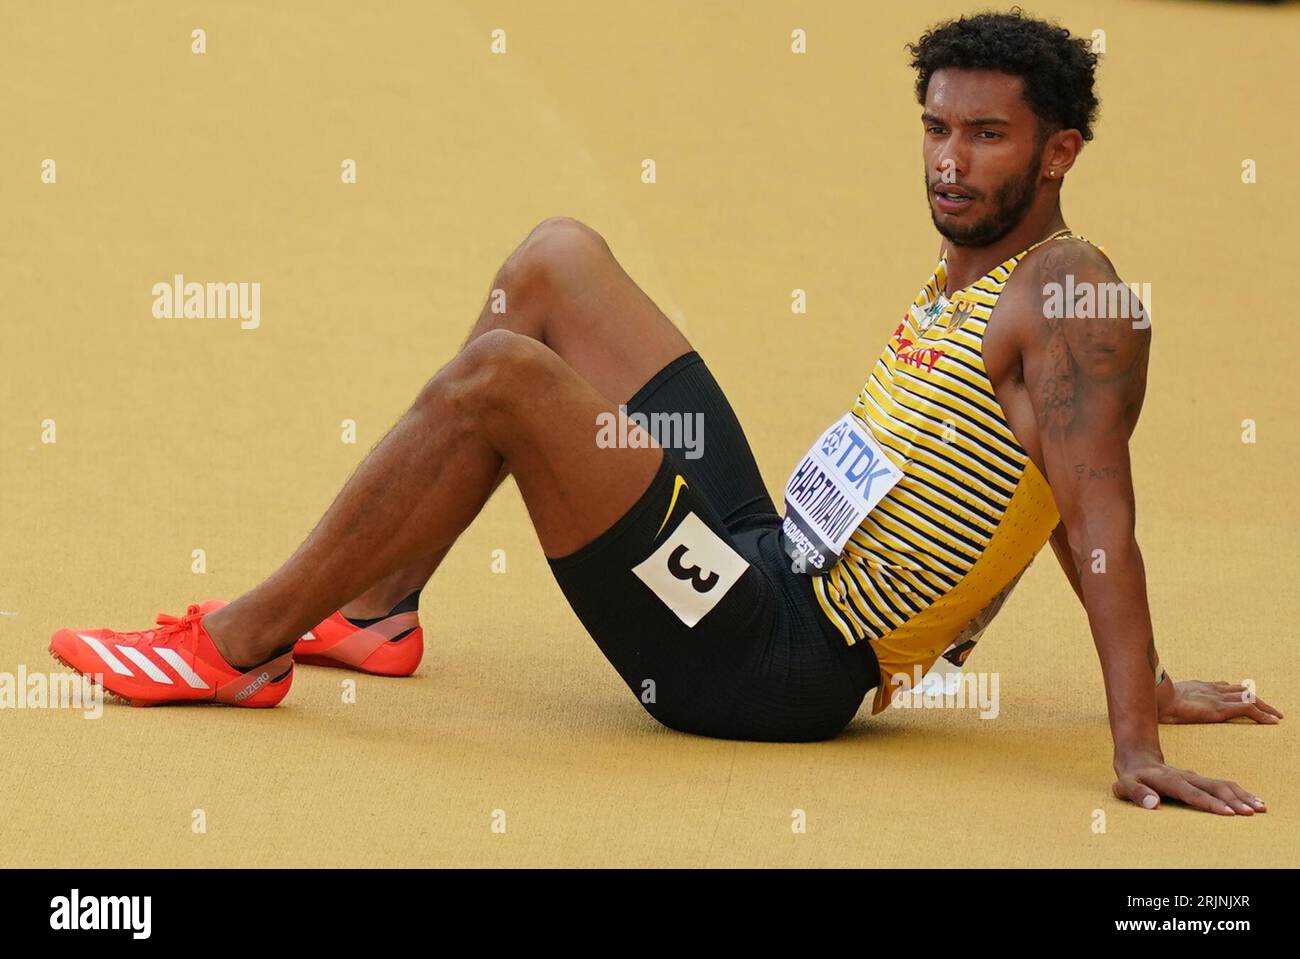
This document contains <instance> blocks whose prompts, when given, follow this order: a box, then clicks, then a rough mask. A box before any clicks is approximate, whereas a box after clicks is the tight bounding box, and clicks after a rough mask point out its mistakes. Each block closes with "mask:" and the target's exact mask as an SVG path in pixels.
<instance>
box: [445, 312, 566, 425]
mask: <svg viewBox="0 0 1300 959" xmlns="http://www.w3.org/2000/svg"><path fill="white" fill-rule="evenodd" d="M549 353H550V350H548V349H547V348H546V347H545V346H543V345H542V344H541V343H539V342H538V341H537V340H535V339H533V338H532V337H530V336H525V335H523V334H521V333H514V332H511V331H510V330H489V331H488V332H486V333H484V334H483V335H482V336H479V337H477V338H476V339H475V340H474V341H473V342H471V343H470V344H469V345H467V346H466V347H465V349H463V350H461V351H460V353H458V354H457V356H456V359H454V360H453V361H452V362H451V364H450V366H449V367H448V370H447V373H448V375H447V377H446V379H447V382H446V383H445V384H437V385H435V384H430V385H431V387H433V388H434V389H435V390H442V391H445V392H444V393H443V395H444V396H445V399H446V401H447V403H448V405H449V408H450V409H451V410H452V411H453V413H454V414H455V415H457V416H458V417H460V418H463V419H465V420H467V421H471V422H474V423H482V422H483V421H484V420H485V419H486V418H487V417H490V416H492V415H495V414H498V413H501V412H507V413H508V412H510V411H511V408H512V404H514V403H517V402H519V401H520V398H521V397H524V396H528V395H534V394H533V393H532V392H531V391H532V390H533V389H535V384H536V381H537V380H538V379H539V378H540V377H541V376H543V375H545V374H544V370H545V368H546V366H547V362H546V361H547V359H548V356H547V354H549ZM435 383H436V381H435Z"/></svg>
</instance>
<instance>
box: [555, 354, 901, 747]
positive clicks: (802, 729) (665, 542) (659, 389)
mask: <svg viewBox="0 0 1300 959" xmlns="http://www.w3.org/2000/svg"><path fill="white" fill-rule="evenodd" d="M627 410H628V414H629V416H631V415H632V414H636V413H640V414H644V415H645V416H646V417H647V418H650V417H651V416H652V414H661V416H660V418H659V419H660V423H663V424H671V423H672V422H673V418H672V417H671V414H678V417H679V418H678V420H677V422H678V423H684V421H683V420H681V419H680V417H687V416H691V417H696V419H695V420H694V421H693V422H694V423H696V424H702V427H703V429H702V432H701V433H698V434H696V435H695V437H694V439H695V440H699V439H701V438H702V443H699V445H698V452H701V453H702V455H699V456H693V455H692V454H693V453H695V452H696V451H697V450H696V448H695V447H693V444H692V443H682V444H680V445H679V447H678V448H670V447H669V442H670V440H671V439H672V437H671V436H669V435H666V434H667V427H666V426H665V427H664V428H663V429H661V430H660V431H659V432H655V431H654V430H653V429H652V430H651V432H655V435H656V439H658V440H659V441H660V444H661V445H663V446H664V447H665V449H664V458H663V463H662V464H661V466H660V468H659V471H658V473H657V474H656V475H655V478H654V480H653V481H652V482H651V483H650V487H649V489H647V490H646V492H645V493H644V494H643V495H642V496H641V498H640V499H639V500H638V501H637V502H636V503H635V504H634V505H633V506H632V507H631V509H629V510H628V511H627V513H626V514H624V515H623V516H622V517H621V518H620V519H619V520H618V521H617V522H615V523H614V525H613V526H612V527H610V528H609V529H608V530H606V531H605V532H604V533H602V534H601V535H600V536H599V537H597V538H596V539H595V540H594V541H593V542H591V543H589V544H587V545H586V546H584V547H582V548H581V549H579V550H578V551H577V552H575V553H572V554H570V555H568V556H564V557H560V558H558V559H552V560H550V565H551V569H552V571H553V572H554V574H555V578H556V581H557V582H558V583H559V584H560V589H561V590H562V591H563V592H564V595H565V597H566V598H567V599H568V601H569V604H570V605H571V606H572V607H573V610H574V612H575V613H577V615H578V618H579V619H580V620H581V621H582V624H583V625H584V626H585V627H586V629H587V631H588V632H589V633H590V634H591V636H592V638H593V639H595V640H596V643H597V645H599V646H600V648H601V651H602V652H604V654H605V656H606V657H607V658H608V659H609V661H610V663H612V664H613V666H614V668H615V669H616V670H618V673H619V675H620V676H622V677H623V681H624V682H626V683H627V685H628V687H629V688H630V689H631V690H632V692H633V693H634V694H635V695H636V696H637V698H638V699H639V700H640V701H641V703H642V705H644V706H645V708H646V711H647V712H649V713H650V715H651V716H653V717H654V718H655V719H657V720H658V721H659V722H661V723H663V724H664V725H665V726H668V727H670V728H672V729H677V730H681V731H682V732H688V733H696V734H698V735H702V736H716V737H720V738H724V739H749V740H763V741H772V742H807V741H812V740H819V739H829V738H830V737H832V736H834V735H836V734H837V733H839V732H840V731H841V730H843V729H844V727H845V726H847V725H848V724H849V722H850V721H851V720H852V719H853V717H854V715H855V714H856V713H857V711H858V707H859V706H860V705H861V704H862V700H863V698H864V697H865V696H866V694H867V692H868V691H869V690H870V689H872V688H874V687H875V686H876V684H877V682H878V678H877V677H878V670H877V666H876V658H875V655H874V653H873V652H872V650H871V647H870V646H869V644H867V643H865V642H860V643H857V644H855V645H853V646H850V645H848V644H847V643H846V642H845V641H844V639H843V637H841V636H840V634H839V633H838V632H837V631H836V629H835V627H834V626H833V625H832V624H831V623H830V621H829V620H827V619H826V617H825V616H824V615H823V614H822V612H821V610H820V609H819V608H818V606H817V600H816V598H815V597H814V596H813V591H812V585H811V583H810V581H809V579H808V577H807V576H805V575H803V574H799V573H795V572H793V571H792V570H791V568H790V561H789V559H787V558H786V556H785V554H784V552H783V551H782V549H781V541H780V522H781V520H780V516H779V515H778V514H777V511H776V508H775V507H774V506H773V504H772V500H771V497H769V496H768V494H767V489H766V487H765V486H764V485H763V480H762V477H761V476H760V475H759V471H758V466H757V464H756V463H755V462H754V455H753V453H752V452H751V451H750V449H749V443H748V441H746V439H745V434H744V432H743V431H742V430H741V427H740V423H739V422H738V421H737V419H736V415H735V413H734V412H733V411H732V409H731V405H730V404H729V403H728V402H727V399H726V397H725V396H724V395H723V393H722V390H721V389H720V388H719V387H718V384H717V382H716V381H715V380H714V378H713V375H712V374H711V373H710V372H709V370H708V367H707V366H705V364H704V361H703V360H702V359H700V357H699V355H698V354H696V353H687V354H686V355H684V356H682V357H679V358H678V359H676V360H674V361H673V362H672V363H670V364H669V365H668V366H667V367H665V368H664V369H663V370H661V371H660V372H659V373H658V374H656V375H655V376H654V378H653V379H651V380H650V382H649V383H647V384H646V385H645V386H643V387H642V388H641V389H640V390H638V391H637V393H636V395H635V396H634V397H632V399H631V400H629V401H628V403H627ZM650 422H651V425H652V427H653V425H654V421H653V419H651V420H650ZM676 435H677V436H678V437H683V438H690V437H691V434H690V433H688V432H684V431H682V432H679V433H678V434H676Z"/></svg>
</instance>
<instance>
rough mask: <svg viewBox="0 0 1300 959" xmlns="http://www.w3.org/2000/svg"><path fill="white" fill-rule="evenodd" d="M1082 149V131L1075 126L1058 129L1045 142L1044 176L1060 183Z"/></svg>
mask: <svg viewBox="0 0 1300 959" xmlns="http://www.w3.org/2000/svg"><path fill="white" fill-rule="evenodd" d="M1082 149H1083V134H1082V133H1080V132H1079V131H1078V130H1075V129H1073V128H1071V129H1068V130H1057V131H1056V132H1055V133H1053V134H1052V135H1051V136H1049V137H1048V138H1047V142H1046V143H1044V144H1043V174H1042V175H1043V177H1044V178H1046V179H1048V180H1054V181H1056V182H1057V183H1060V182H1061V180H1062V179H1063V178H1064V177H1065V174H1066V173H1068V172H1069V170H1070V168H1071V167H1072V166H1074V161H1075V159H1076V158H1078V156H1079V151H1080V150H1082Z"/></svg>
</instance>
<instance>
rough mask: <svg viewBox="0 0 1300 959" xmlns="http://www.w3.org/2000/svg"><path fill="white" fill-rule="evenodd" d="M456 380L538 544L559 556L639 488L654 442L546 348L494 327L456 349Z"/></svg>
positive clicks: (618, 512)
mask: <svg viewBox="0 0 1300 959" xmlns="http://www.w3.org/2000/svg"><path fill="white" fill-rule="evenodd" d="M457 362H459V363H460V364H461V369H460V373H459V374H458V375H459V380H458V382H457V385H456V387H455V389H456V390H457V394H456V395H457V397H458V401H459V402H460V403H462V404H464V406H465V408H466V409H467V411H468V412H469V414H470V416H471V417H472V419H470V420H467V422H469V423H472V427H471V432H478V431H481V432H482V433H483V436H481V437H474V438H471V437H467V438H466V441H467V442H469V441H473V439H480V440H482V439H486V440H487V441H489V442H490V443H491V445H492V446H493V448H495V449H496V451H497V452H498V453H500V454H501V456H502V458H503V459H504V462H505V466H506V467H507V468H508V469H509V471H510V473H511V474H512V475H513V476H514V478H515V482H516V484H517V485H518V487H519V492H520V494H521V495H522V497H523V500H524V503H525V505H526V506H527V508H528V513H529V516H530V517H531V518H532V522H533V527H534V529H535V530H536V531H537V538H538V540H539V542H540V543H541V545H542V550H543V551H544V552H545V553H546V555H547V556H563V555H566V554H568V553H571V552H573V551H574V550H576V549H578V548H580V547H582V546H584V545H585V544H587V543H588V542H590V541H591V540H593V539H594V538H595V537H596V536H597V535H599V534H600V533H602V532H604V531H605V530H606V529H608V528H609V527H610V526H611V525H613V523H614V522H615V521H616V520H618V519H619V517H621V516H622V515H623V514H624V513H626V512H627V510H628V509H629V508H630V507H631V506H632V505H633V504H634V503H635V502H637V500H638V499H639V498H640V496H641V495H642V494H643V493H644V492H645V490H646V488H647V487H648V486H649V485H650V481H651V478H652V477H653V476H654V475H655V473H656V471H657V470H658V468H659V464H660V461H661V458H662V456H663V451H662V450H661V449H659V448H658V447H657V446H655V445H654V441H653V440H652V439H651V438H650V436H649V434H647V433H646V432H644V431H643V430H641V429H639V428H638V427H636V426H635V425H633V424H625V425H624V427H623V428H621V429H619V428H617V426H616V427H615V428H614V429H612V430H611V429H610V428H609V426H610V424H617V423H618V410H617V407H616V405H615V404H613V403H611V402H610V400H609V399H607V398H606V397H604V396H602V395H601V394H600V393H599V392H597V390H596V388H595V387H594V386H592V384H591V383H589V382H588V381H587V380H586V379H584V378H583V377H582V376H580V375H579V374H578V372H577V371H576V370H574V369H573V367H571V366H570V365H569V364H567V363H565V362H564V361H563V360H562V359H560V358H559V357H558V356H557V355H556V354H555V353H554V352H553V351H552V350H550V349H549V348H548V347H546V346H545V345H543V344H542V343H540V342H538V341H537V340H535V339H532V338H530V337H528V336H524V335H520V334H516V333H510V332H508V331H505V330H494V331H491V332H489V333H485V334H484V335H483V336H481V337H479V338H478V339H476V340H475V341H474V342H473V343H471V344H470V345H469V346H468V347H466V349H465V350H464V351H462V353H461V354H460V356H459V357H458V358H457Z"/></svg>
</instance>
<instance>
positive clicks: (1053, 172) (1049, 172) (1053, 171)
mask: <svg viewBox="0 0 1300 959" xmlns="http://www.w3.org/2000/svg"><path fill="white" fill-rule="evenodd" d="M1047 175H1048V176H1053V177H1054V176H1056V171H1055V170H1048V171H1047Z"/></svg>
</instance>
